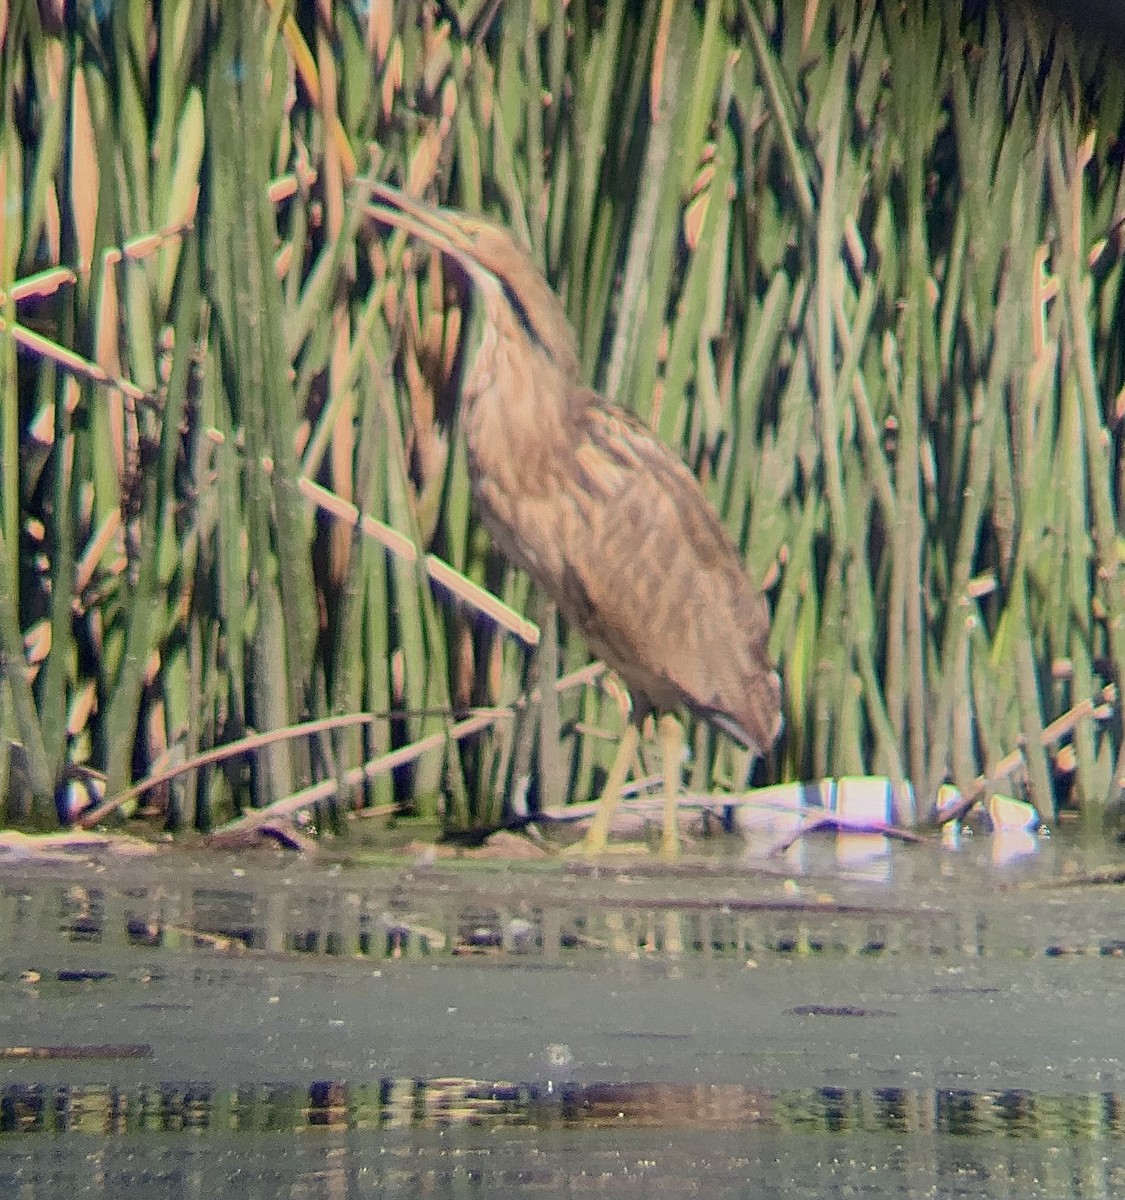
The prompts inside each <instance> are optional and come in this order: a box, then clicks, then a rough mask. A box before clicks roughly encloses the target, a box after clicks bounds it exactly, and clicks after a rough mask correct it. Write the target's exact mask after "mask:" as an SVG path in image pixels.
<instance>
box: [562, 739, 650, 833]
mask: <svg viewBox="0 0 1125 1200" xmlns="http://www.w3.org/2000/svg"><path fill="white" fill-rule="evenodd" d="M639 745H640V734H639V733H638V732H637V727H636V725H634V724H633V722H632V721H630V722H629V724H628V725H626V726H625V732H624V733H623V734H622V735H621V743H620V745H619V746H618V747H617V754H616V756H615V757H614V760H613V765H612V766H611V767H610V768H609V775H608V776H607V778H606V781H605V787H604V788H602V795H601V799H600V800H599V801H598V811H597V813H596V814H595V816H594V819H593V821H591V822H590V828H589V829H587V830H586V836H585V837H584V838H583V839H582V841H580V842H579V843H578V845H577V846H576V847H575V852H576V853H579V854H604V853H605V848H606V843H607V841H608V840H609V823H610V821H612V820H613V814H614V812H615V811H616V809H617V802H618V801H619V800H620V799H621V789H622V788H623V787H624V786H625V780H626V779H627V778H628V775H629V769H630V768H631V767H632V765H633V760H634V759H635V758H636V757H637V747H638V746H639Z"/></svg>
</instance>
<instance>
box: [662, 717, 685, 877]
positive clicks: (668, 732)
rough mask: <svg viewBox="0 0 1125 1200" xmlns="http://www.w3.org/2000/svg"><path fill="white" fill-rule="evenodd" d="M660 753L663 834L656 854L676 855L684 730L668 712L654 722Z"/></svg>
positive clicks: (678, 847) (678, 838)
mask: <svg viewBox="0 0 1125 1200" xmlns="http://www.w3.org/2000/svg"><path fill="white" fill-rule="evenodd" d="M657 732H658V734H659V736H660V755H661V759H662V760H663V766H664V836H663V838H662V839H661V842H660V853H661V856H662V857H664V858H678V857H679V853H680V822H679V812H680V809H679V790H680V770H681V767H682V765H683V756H684V731H683V729H682V728H681V727H680V723H679V721H677V720H676V718H675V717H674V716H673V715H672V714H671V713H664V714H662V715H661V717H660V720H659V721H658V723H657Z"/></svg>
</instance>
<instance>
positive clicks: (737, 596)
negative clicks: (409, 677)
mask: <svg viewBox="0 0 1125 1200" xmlns="http://www.w3.org/2000/svg"><path fill="white" fill-rule="evenodd" d="M371 194H372V195H373V197H374V198H375V200H376V201H377V203H376V204H375V205H373V206H372V207H371V210H370V211H371V214H372V215H373V216H374V217H375V218H376V219H378V220H379V221H381V222H383V223H385V224H388V225H393V226H396V227H398V228H401V229H403V230H405V231H407V232H408V233H410V234H412V235H413V236H415V237H418V238H420V239H422V240H423V241H425V242H427V243H428V244H429V245H430V246H432V247H434V248H435V249H437V250H439V251H440V252H441V253H442V254H444V255H446V256H447V257H448V258H450V259H452V260H453V261H454V262H455V263H456V264H457V265H458V267H459V268H460V269H461V271H462V272H463V273H464V275H465V276H466V278H467V280H468V282H469V283H470V285H471V288H472V291H473V293H474V295H475V303H476V306H477V312H476V314H475V321H476V337H477V342H478V344H477V345H475V346H473V345H470V346H468V347H466V352H465V358H464V362H465V368H464V372H463V376H462V381H461V395H460V404H461V423H462V427H463V428H464V431H465V438H466V444H467V447H468V452H469V469H470V475H471V477H472V482H473V491H474V495H475V498H476V501H477V505H478V508H479V510H480V513H481V515H482V517H483V519H484V521H485V524H486V525H487V526H488V529H489V531H490V532H491V533H492V536H493V538H494V539H495V541H496V543H497V544H498V545H499V547H500V548H501V550H503V552H504V553H505V554H506V555H507V556H508V558H510V559H511V560H512V561H513V562H514V563H516V564H518V565H519V566H521V567H523V568H524V570H526V571H527V572H528V574H529V575H531V577H532V578H533V579H534V580H535V581H536V582H537V583H538V584H539V585H540V586H541V587H542V588H544V589H545V590H546V591H547V592H548V593H549V594H550V595H551V596H553V597H554V599H555V600H556V601H557V602H558V605H559V608H560V609H561V610H562V613H563V615H564V616H565V617H566V618H567V620H568V621H569V622H570V623H571V624H572V625H574V626H576V627H577V628H578V629H580V630H581V631H582V633H583V634H584V635H585V638H586V640H587V642H588V644H589V646H590V649H591V650H592V651H593V652H594V653H595V654H597V655H598V656H599V657H600V658H602V659H603V660H604V661H605V662H606V664H607V665H608V666H609V667H611V668H612V669H613V670H614V671H616V672H617V673H618V674H619V675H620V676H621V678H622V679H623V680H624V682H625V684H626V685H627V687H628V688H629V691H630V692H631V694H632V697H633V706H634V713H633V715H634V721H635V724H634V725H632V726H630V730H629V735H628V736H627V737H626V738H625V739H623V741H622V746H621V750H620V751H619V753H618V759H617V761H616V762H615V763H614V767H613V769H612V770H611V771H610V778H609V780H608V781H607V784H606V790H605V793H604V795H603V805H602V808H601V810H600V812H599V816H598V818H597V820H596V821H595V825H594V827H593V828H592V829H591V831H590V834H589V835H588V837H587V841H586V846H587V848H588V849H590V850H592V851H598V850H601V849H603V848H604V846H605V841H606V834H607V830H608V824H609V818H610V813H611V811H612V805H613V804H615V803H616V800H617V796H618V794H619V792H620V789H621V785H622V783H623V782H624V779H625V775H626V772H627V770H628V768H629V765H630V763H631V761H632V759H633V757H634V755H635V753H636V745H637V726H638V725H639V724H640V722H641V721H642V720H643V718H644V716H645V715H646V714H647V713H648V712H651V711H655V712H657V713H660V714H671V713H672V712H674V711H675V710H676V709H678V708H680V707H686V708H688V709H690V710H691V711H692V712H694V713H696V714H698V715H699V716H702V717H705V718H706V719H707V720H709V721H712V722H713V723H714V724H716V725H717V726H719V727H720V728H721V729H723V730H725V731H726V732H727V733H729V734H731V735H732V736H733V737H735V738H737V739H738V741H740V742H741V743H742V744H743V745H744V746H746V747H748V748H750V749H752V750H756V751H758V752H765V751H766V750H768V749H769V748H770V747H771V746H772V745H773V743H774V741H775V740H776V739H777V736H778V734H779V732H780V729H781V686H780V682H779V680H778V676H777V673H776V671H775V670H774V669H773V666H772V664H771V663H770V660H769V656H768V654H767V651H766V638H767V636H768V633H769V612H768V610H767V607H766V603H765V600H764V598H763V597H762V595H761V592H760V591H759V589H758V588H757V587H756V586H755V585H754V584H753V583H752V582H751V581H750V579H749V578H748V577H747V575H746V572H745V569H744V566H743V563H742V560H741V558H740V556H739V554H738V551H737V550H736V549H735V547H734V545H733V543H732V542H731V540H730V538H729V537H728V535H727V533H726V530H725V529H724V528H723V526H722V524H721V523H720V521H719V518H718V517H717V516H716V514H715V511H714V510H713V509H712V508H711V505H710V504H709V503H708V501H707V498H706V496H705V495H704V493H703V490H702V488H701V487H700V486H699V483H698V481H697V480H696V479H695V477H694V476H693V475H692V474H691V472H690V471H689V470H688V469H687V467H685V466H684V464H683V463H682V462H680V460H679V459H678V458H677V457H676V456H675V455H674V454H673V453H672V452H671V451H670V450H669V449H668V448H667V447H666V446H665V445H664V444H663V443H662V442H661V441H659V440H658V439H657V438H656V437H655V436H653V434H652V433H651V431H650V430H648V429H647V428H646V427H645V426H644V425H642V424H641V423H640V422H639V421H637V420H635V419H634V418H633V417H632V416H630V415H629V414H628V413H626V412H625V411H624V410H622V409H620V408H617V407H615V406H613V405H611V404H608V403H607V402H606V401H605V400H603V399H602V397H601V396H599V395H597V394H596V393H595V392H593V391H591V390H589V389H588V388H585V387H583V386H582V385H581V383H580V381H579V379H578V370H579V366H578V351H577V346H576V344H575V339H574V333H573V331H572V330H571V328H570V324H569V322H568V321H567V319H566V313H565V312H564V310H563V307H562V304H561V303H560V302H559V299H558V297H557V296H556V295H555V294H554V292H552V291H551V289H550V287H549V286H548V284H547V282H546V280H545V279H544V278H543V276H542V275H541V274H540V273H539V272H538V270H536V268H535V266H534V264H533V263H532V262H531V259H530V258H529V257H528V256H527V254H526V253H525V252H524V251H523V250H521V249H520V248H519V247H518V246H517V245H516V244H515V242H514V241H513V240H512V238H511V237H510V236H509V235H508V234H507V233H506V232H505V231H504V230H502V229H500V228H499V227H498V226H496V225H493V224H492V223H491V222H488V221H485V220H483V219H481V218H479V217H470V216H467V215H464V214H461V213H453V212H450V211H448V210H445V209H436V208H432V207H430V206H429V205H426V204H422V203H420V202H419V201H417V200H413V199H410V198H409V197H407V196H405V195H403V194H402V193H401V192H399V191H397V190H396V189H394V188H391V187H388V186H387V185H384V184H373V185H371ZM661 741H662V744H663V750H664V757H665V762H664V772H665V796H666V807H665V821H664V850H665V852H666V853H667V854H669V855H672V854H675V853H676V849H677V845H678V841H677V833H676V813H675V789H676V786H677V782H678V779H679V771H680V766H679V757H678V754H679V749H680V734H679V729H678V726H677V725H676V724H675V722H674V721H662V722H661Z"/></svg>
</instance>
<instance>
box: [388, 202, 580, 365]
mask: <svg viewBox="0 0 1125 1200" xmlns="http://www.w3.org/2000/svg"><path fill="white" fill-rule="evenodd" d="M368 186H369V192H370V196H371V198H372V200H373V203H372V204H370V205H369V207H368V212H369V214H370V215H371V216H372V217H373V218H374V219H375V220H376V221H379V222H381V223H382V224H384V225H390V226H393V227H394V228H396V229H401V230H403V231H404V232H406V233H408V234H409V235H410V236H412V237H416V238H418V239H420V240H421V241H423V242H425V243H426V244H427V245H429V246H431V247H432V248H433V249H435V250H437V251H438V252H439V253H441V254H443V255H445V256H446V257H447V258H449V259H451V260H452V261H453V262H455V263H456V264H457V266H458V267H459V268H460V269H461V271H462V272H463V273H464V275H465V277H466V279H467V280H468V282H469V284H470V285H471V287H472V289H473V291H474V292H475V293H476V295H477V297H478V300H479V302H480V304H481V305H482V307H483V309H484V312H483V313H482V314H481V315H482V316H484V318H485V319H486V321H488V322H489V323H490V324H491V325H492V326H493V327H494V328H496V329H497V330H506V331H508V332H509V334H510V336H513V337H522V338H524V339H526V340H527V342H528V343H529V348H530V349H532V350H536V351H538V352H540V353H541V354H543V355H545V356H546V358H547V359H548V360H549V361H550V362H551V363H552V364H553V365H554V366H555V367H556V368H557V369H558V370H559V371H560V372H561V373H562V374H563V375H564V376H565V377H566V378H567V379H568V380H570V381H572V382H574V381H577V378H578V348H577V345H576V343H575V339H574V332H573V331H572V329H571V327H570V323H569V321H568V320H567V317H566V312H565V310H564V309H563V306H562V304H561V303H560V301H559V298H558V297H557V296H556V295H555V293H554V292H553V291H552V290H551V288H550V286H549V285H548V283H547V281H546V280H545V279H544V278H543V276H542V274H541V273H540V272H539V271H538V269H537V268H536V266H535V264H534V263H533V262H532V261H531V258H530V257H529V256H528V254H527V252H526V251H525V250H523V249H522V248H521V247H520V246H519V245H517V244H516V242H515V241H514V240H513V238H512V237H511V235H510V234H509V233H508V232H507V231H506V230H505V229H502V228H501V227H500V226H499V225H496V224H495V223H493V222H492V221H489V220H488V219H486V218H484V217H479V216H471V215H469V214H467V213H455V212H451V211H450V210H448V209H444V208H435V207H433V206H431V205H429V204H425V203H424V202H422V201H420V200H415V199H413V198H411V197H409V196H406V195H404V194H403V193H402V192H400V191H399V190H398V189H397V188H394V187H391V186H390V185H389V184H385V183H371V184H369V185H368Z"/></svg>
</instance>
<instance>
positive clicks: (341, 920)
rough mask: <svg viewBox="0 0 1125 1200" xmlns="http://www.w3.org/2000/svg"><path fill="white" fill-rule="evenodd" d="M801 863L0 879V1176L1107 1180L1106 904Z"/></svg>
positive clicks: (834, 853)
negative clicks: (671, 867) (677, 866)
mask: <svg viewBox="0 0 1125 1200" xmlns="http://www.w3.org/2000/svg"><path fill="white" fill-rule="evenodd" d="M802 853H803V854H804V855H805V856H806V857H805V858H804V859H803V860H802V861H800V862H794V861H790V862H788V863H785V864H776V863H774V864H764V865H763V864H756V865H754V866H752V867H751V866H748V865H747V864H745V863H743V862H741V861H739V860H738V859H732V858H721V857H720V858H711V859H706V860H699V861H691V862H688V863H685V864H684V865H683V866H682V867H679V868H677V869H675V870H666V869H662V868H660V867H659V866H658V865H657V864H655V863H653V862H641V863H634V864H629V865H628V866H620V865H615V864H613V863H610V864H609V865H608V866H604V867H602V868H600V869H598V870H596V871H594V870H588V869H585V870H582V869H576V868H571V867H566V866H562V865H559V864H557V863H551V864H548V865H546V866H537V867H527V866H519V867H504V866H501V865H496V864H490V865H482V864H472V865H470V864H446V863H441V862H439V863H436V864H432V865H428V866H425V865H420V864H418V865H410V866H407V867H401V866H396V865H388V864H387V863H386V862H384V863H381V864H379V865H376V866H363V867H360V866H351V867H345V868H342V869H340V868H333V867H329V866H325V865H323V864H308V863H294V862H292V861H287V860H280V861H278V860H274V859H272V858H263V859H260V860H253V859H247V858H245V857H244V858H242V859H240V860H234V859H229V860H227V859H210V860H204V861H196V860H191V859H188V858H186V857H183V856H179V855H172V856H169V858H168V859H166V860H164V859H162V860H160V861H157V862H150V861H146V862H142V863H140V864H138V863H129V864H117V863H113V862H98V861H89V862H78V863H75V864H70V865H56V866H51V867H41V868H37V869H33V868H31V867H30V866H25V867H23V868H19V867H18V865H17V866H14V867H10V868H9V869H8V871H7V873H6V874H5V875H4V877H3V886H2V889H0V1054H2V1055H3V1057H2V1058H0V1195H13V1196H35V1197H40V1196H45V1197H46V1196H56V1195H59V1196H63V1195H65V1196H68V1197H69V1196H71V1195H72V1194H73V1193H74V1192H75V1191H76V1190H78V1191H80V1192H81V1193H82V1194H86V1195H93V1196H106V1197H119V1196H126V1195H127V1196H137V1197H147V1196H154V1197H155V1196H175V1197H179V1196H189V1195H190V1196H192V1197H195V1196H200V1195H206V1196H217V1197H218V1196H227V1195H232V1196H234V1195H237V1196H240V1197H245V1196H258V1195H261V1196H270V1197H274V1196H300V1197H320V1196H323V1197H326V1198H327V1197H329V1196H332V1197H336V1196H340V1195H348V1196H353V1195H354V1196H367V1195H372V1196H381V1197H382V1196H398V1195H402V1196H416V1195H420V1194H424V1195H437V1196H461V1195H466V1194H471V1195H483V1194H502V1195H514V1196H532V1195H534V1196H575V1195H586V1194H591V1195H599V1196H604V1195H622V1196H632V1195H638V1196H641V1195H644V1196H648V1195H652V1194H657V1195H664V1196H680V1195H706V1196H747V1197H749V1196H754V1197H758V1196H775V1195H777V1196H781V1195H785V1196H830V1197H835V1196H841V1197H843V1196H872V1197H874V1196H896V1197H907V1196H927V1197H978V1196H979V1197H1007V1196H1011V1197H1016V1196H1018V1197H1036V1196H1044V1197H1047V1196H1065V1197H1072V1196H1073V1197H1087V1196H1104V1197H1110V1196H1116V1195H1120V1194H1125V1062H1123V1060H1125V1052H1123V1047H1125V1041H1123V1039H1122V1036H1121V1034H1120V1025H1121V1013H1122V1001H1121V996H1122V994H1123V989H1122V983H1123V982H1125V980H1123V972H1125V960H1123V958H1122V956H1121V955H1122V945H1123V943H1122V940H1121V939H1122V937H1123V930H1122V924H1121V913H1122V906H1121V901H1120V895H1119V891H1120V889H1119V887H1118V886H1116V885H1103V886H1066V884H1068V883H1070V884H1073V872H1074V871H1075V870H1076V869H1078V868H1079V867H1080V866H1081V865H1082V860H1081V858H1080V857H1079V856H1078V855H1077V852H1076V851H1074V850H1073V849H1072V848H1068V847H1066V846H1064V845H1063V844H1061V843H1058V842H1056V843H1054V844H1052V845H1050V846H1046V847H1042V848H1041V849H1040V851H1039V852H1038V853H1036V854H1034V855H1031V856H1029V857H1027V858H1025V859H1022V860H1020V861H1018V862H1015V863H1009V864H1008V865H1007V866H1005V867H1003V868H999V867H997V866H995V865H994V863H993V853H992V848H991V847H990V846H989V845H988V844H987V842H986V840H984V839H978V844H977V845H976V846H970V847H969V849H968V850H967V851H963V852H962V853H959V854H951V853H948V852H942V851H938V850H936V849H933V848H930V847H923V848H919V847H908V848H903V847H899V848H893V849H892V848H889V847H887V846H882V847H881V848H880V850H879V852H878V853H877V854H875V855H873V856H868V857H867V858H866V859H862V856H860V857H857V855H856V853H855V847H854V846H853V847H851V848H850V849H848V850H847V851H846V852H844V853H841V847H840V846H839V845H838V843H836V842H835V841H834V840H831V839H829V840H826V841H824V842H822V843H818V845H817V847H805V848H804V849H803V851H802ZM1099 865H1102V866H1106V867H1108V868H1110V869H1111V870H1113V869H1116V868H1117V866H1119V865H1120V864H1119V863H1114V861H1113V860H1112V859H1107V860H1105V861H1104V862H1100V863H1099Z"/></svg>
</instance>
